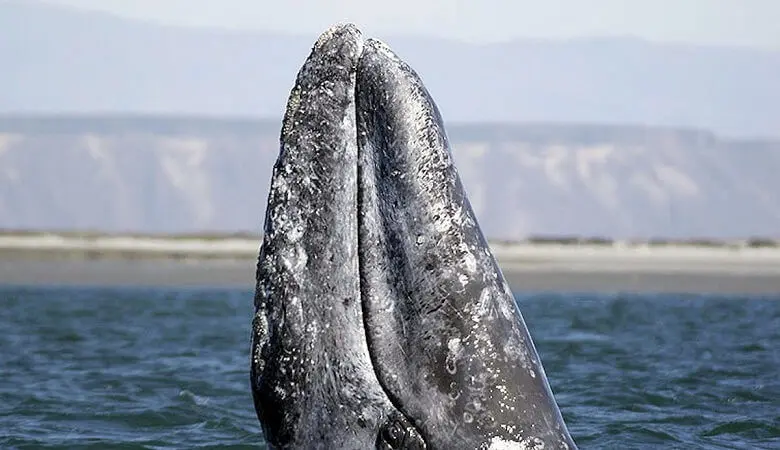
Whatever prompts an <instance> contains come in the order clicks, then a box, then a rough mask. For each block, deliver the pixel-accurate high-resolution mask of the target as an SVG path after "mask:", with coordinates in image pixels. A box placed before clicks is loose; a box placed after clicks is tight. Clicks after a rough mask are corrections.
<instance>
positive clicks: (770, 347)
mask: <svg viewBox="0 0 780 450" xmlns="http://www.w3.org/2000/svg"><path fill="white" fill-rule="evenodd" d="M518 301H519V303H520V305H521V309H522V311H523V314H524V316H525V319H526V322H527V323H528V325H529V328H530V329H531V333H532V335H533V336H534V338H535V340H536V343H537V347H538V349H539V352H540V353H541V355H542V359H543V361H544V365H545V369H546V371H547V374H548V376H549V378H550V382H551V384H552V386H553V389H554V391H555V392H556V394H557V399H558V402H559V404H560V405H561V409H562V411H563V413H564V416H565V417H566V419H567V423H568V425H569V428H570V430H571V432H572V435H573V436H574V438H575V439H576V441H577V442H578V444H579V445H580V447H581V448H606V449H629V448H664V449H670V448H705V449H714V448H743V449H755V448H780V296H776V297H775V298H766V297H765V298H751V297H741V298H734V297H725V296H699V295H684V296H680V295H661V296H659V295H603V296H600V295H562V294H561V295H550V294H534V295H530V294H528V295H521V296H519V297H518ZM251 315H252V294H251V292H249V291H242V290H229V289H225V290H192V289H178V290H177V289H154V290H150V289H120V288H117V289H106V288H92V289H75V288H68V289H59V288H10V287H5V288H1V287H0V327H1V328H2V333H0V370H1V371H2V372H0V375H1V376H0V448H4V449H5V448H21V449H26V448H63V449H73V448H95V449H112V448H116V449H131V448H155V449H157V448H160V449H161V448H263V445H262V436H261V433H260V427H259V425H258V422H257V419H256V418H255V413H254V410H253V406H252V400H251V395H250V391H249V385H248V375H247V372H248V350H249V326H250V318H251Z"/></svg>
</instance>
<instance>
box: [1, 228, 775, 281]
mask: <svg viewBox="0 0 780 450" xmlns="http://www.w3.org/2000/svg"><path fill="white" fill-rule="evenodd" d="M260 242H261V240H260V237H259V236H257V237H254V236H222V237H203V236H167V237H166V236H130V235H124V236H123V235H98V234H93V235H90V234H79V233H70V234H68V233H60V234H56V233H27V234H25V233H22V234H9V233H6V234H2V233H0V285H26V286H35V285H65V286H144V287H153V286H160V287H176V286H179V287H232V288H246V289H253V288H254V279H255V275H254V271H255V265H256V261H257V254H258V250H259V247H260ZM490 248H491V250H492V252H493V254H494V255H495V257H496V259H497V261H498V263H499V266H500V267H501V270H502V272H503V274H504V277H505V278H506V279H507V282H508V283H509V284H510V285H511V286H512V289H513V290H514V291H515V292H530V291H567V292H645V293H650V292H677V293H718V292H720V293H751V294H780V247H775V246H761V247H755V246H744V245H743V246H739V245H733V244H731V245H727V244H723V245H715V246H702V245H700V246H696V245H673V244H663V245H658V244H655V245H653V244H647V243H625V242H609V243H575V244H572V243H556V242H545V243H538V242H528V241H526V242H517V243H512V242H505V241H498V242H495V241H494V242H491V243H490Z"/></svg>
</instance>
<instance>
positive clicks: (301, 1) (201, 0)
mask: <svg viewBox="0 0 780 450" xmlns="http://www.w3.org/2000/svg"><path fill="white" fill-rule="evenodd" d="M47 1H49V2H51V3H60V4H67V5H74V6H80V7H85V8H90V9H100V10H104V11H111V12H114V13H118V14H121V15H124V16H129V17H136V18H142V19H152V20H156V21H160V22H164V23H170V24H179V25H194V26H219V27H227V28H242V29H254V30H278V31H286V32H294V33H306V34H314V33H319V32H320V31H322V30H323V29H324V28H326V27H327V26H328V25H330V24H331V23H334V22H339V21H345V20H349V21H353V22H355V23H357V24H358V25H359V26H360V27H361V28H362V29H363V30H364V31H365V32H366V33H368V34H383V35H387V34H408V33H415V34H419V33H424V34H429V35H435V36H443V37H449V38H457V39H463V40H468V41H495V40H506V39H510V38H513V37H570V36H583V35H602V36H603V35H633V36H640V37H645V38H648V39H652V40H660V41H677V42H693V43H712V44H726V45H747V46H759V47H771V48H780V25H779V24H780V0H545V1H540V0H481V1H476V0H384V1H375V0H330V1H327V0H277V1H262V0H47Z"/></svg>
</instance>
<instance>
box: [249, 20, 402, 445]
mask: <svg viewBox="0 0 780 450" xmlns="http://www.w3.org/2000/svg"><path fill="white" fill-rule="evenodd" d="M362 44H363V43H362V39H361V36H360V33H359V32H358V30H357V29H355V28H354V27H353V26H339V27H334V28H332V29H330V30H328V31H327V32H326V33H324V34H323V35H322V37H320V39H319V40H318V41H317V43H316V44H315V46H314V49H313V50H312V53H311V55H310V56H309V58H308V59H307V60H306V62H305V63H304V65H303V67H302V68H301V70H300V72H299V74H298V78H297V80H296V83H295V86H294V88H293V90H292V93H291V94H290V99H289V102H288V105H287V111H286V114H285V117H284V121H283V126H282V136H281V152H280V155H279V158H278V160H277V162H276V165H275V166H274V171H273V176H272V182H271V190H270V194H269V199H268V209H267V213H266V222H265V233H264V240H263V244H262V247H261V250H260V256H259V260H258V266H257V286H256V293H255V308H256V314H255V317H254V321H253V333H252V364H251V383H252V392H253V397H254V401H255V409H256V410H257V413H258V417H259V419H260V422H261V424H262V425H263V430H264V434H265V436H266V439H267V441H268V443H269V445H270V446H271V447H272V448H306V449H309V448H323V449H331V448H337V449H365V448H371V447H374V446H375V445H376V443H377V437H378V430H380V428H381V427H382V426H383V425H385V426H386V427H389V428H388V431H387V432H386V433H385V434H387V433H389V432H392V431H394V430H397V429H398V427H401V429H403V428H404V427H405V423H404V421H403V418H402V417H398V418H397V420H396V421H393V418H395V417H397V416H398V413H397V411H396V410H395V408H393V407H392V405H391V404H390V402H389V401H388V399H387V396H386V395H385V393H384V392H383V390H382V389H381V387H380V385H379V383H378V381H377V379H376V376H375V374H374V370H373V367H372V365H371V360H370V357H369V354H368V347H367V345H366V340H365V329H364V326H363V317H362V310H361V304H360V286H359V278H358V275H357V274H358V258H357V253H356V252H357V214H356V211H357V209H356V208H357V206H356V204H357V181H356V177H357V142H356V138H355V105H354V95H353V93H354V85H355V68H356V65H357V60H358V57H359V55H360V53H361V50H362ZM390 437H392V436H390Z"/></svg>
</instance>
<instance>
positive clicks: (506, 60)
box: [0, 0, 780, 137]
mask: <svg viewBox="0 0 780 450" xmlns="http://www.w3.org/2000/svg"><path fill="white" fill-rule="evenodd" d="M0 30H2V31H0V35H2V36H3V38H4V39H3V42H1V43H0V61H4V63H5V64H4V66H5V67H6V68H7V70H4V71H3V72H0V112H4V113H23V112H27V113H47V112H63V113H80V112H101V113H133V112H135V113H145V114H149V113H170V114H181V113H187V114H210V115H216V116H235V115H239V116H252V117H276V116H278V115H279V114H280V111H282V110H283V107H284V102H285V101H286V97H287V94H288V93H289V89H290V88H291V86H292V81H293V79H294V76H295V73H296V72H297V70H298V67H299V66H300V64H301V62H302V61H303V59H304V58H305V56H306V55H307V54H308V52H309V49H310V48H311V44H312V42H313V39H314V37H315V36H313V35H311V36H304V35H295V34H289V35H282V34H278V33H262V32H246V31H239V30H220V29H205V28H191V27H174V26H167V25H160V24H156V23H152V22H143V21H139V20H135V19H126V18H122V17H119V16H114V15H112V14H108V13H103V12H95V11H81V10H77V9H72V8H67V7H62V6H53V5H49V4H47V3H42V2H18V1H9V0H6V1H5V2H0ZM380 37H382V36H380ZM384 39H385V40H386V41H387V42H388V43H389V44H390V45H391V47H393V48H394V49H396V51H397V52H398V53H399V54H400V55H401V56H402V57H403V58H404V59H406V60H407V61H408V62H409V63H410V64H411V65H412V67H415V69H416V70H417V71H418V73H420V75H421V76H422V77H423V79H424V80H425V82H426V85H427V86H428V88H429V89H430V90H431V92H432V94H433V95H434V98H436V99H437V102H438V103H439V106H440V109H441V110H442V113H443V114H444V116H445V119H449V120H451V121H454V122H476V121H480V122H529V121H545V122H547V121H549V122H558V123H571V122H595V123H636V124H641V125H652V126H679V127H695V128H704V129H711V130H714V131H715V132H717V133H718V134H719V135H728V136H740V137H749V136H766V137H778V136H780V85H778V83H776V81H775V80H776V79H777V75H778V74H780V50H771V49H761V48H758V49H754V48H744V47H718V46H701V45H691V44H672V43H657V42H653V41H648V40H644V39H638V38H622V37H621V38H614V37H594V38H577V39H565V40H544V39H517V40H512V41H506V42H501V43H491V44H469V43H463V42H459V41H452V40H446V39H442V38H429V37H425V38H421V37H409V36H386V37H384ZM53 74H55V76H52V75H53ZM485 80H490V83H485V82H484V81H485Z"/></svg>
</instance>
